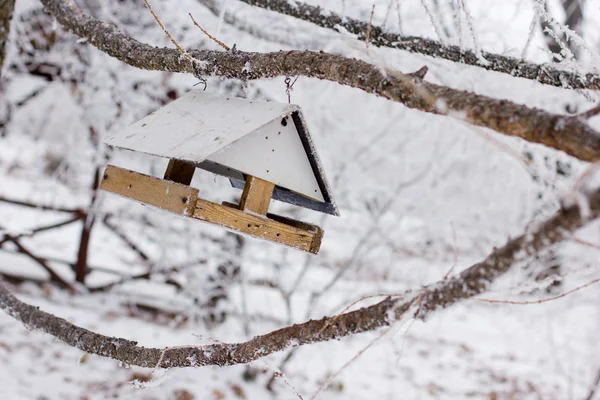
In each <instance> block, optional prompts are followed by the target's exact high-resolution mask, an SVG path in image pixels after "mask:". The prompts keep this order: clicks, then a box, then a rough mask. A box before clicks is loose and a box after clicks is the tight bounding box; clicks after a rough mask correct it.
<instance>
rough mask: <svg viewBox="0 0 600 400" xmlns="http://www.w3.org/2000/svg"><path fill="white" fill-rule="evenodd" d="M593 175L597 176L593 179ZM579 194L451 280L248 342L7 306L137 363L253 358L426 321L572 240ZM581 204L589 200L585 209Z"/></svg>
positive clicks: (29, 323)
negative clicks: (142, 340) (118, 330)
mask: <svg viewBox="0 0 600 400" xmlns="http://www.w3.org/2000/svg"><path fill="white" fill-rule="evenodd" d="M592 178H597V177H592ZM589 181H590V182H593V179H590V180H589ZM581 186H582V187H584V185H581ZM578 196H579V200H580V201H579V202H573V204H572V205H569V206H564V207H563V208H562V209H560V210H559V211H558V212H557V213H556V214H555V215H554V216H552V217H551V218H549V219H547V220H546V221H543V222H542V223H541V224H539V225H538V227H537V228H536V229H535V230H534V231H532V232H526V233H524V234H523V235H521V236H519V237H517V238H515V239H512V240H510V241H508V242H507V243H506V244H505V245H504V246H503V247H501V248H498V249H496V250H494V251H493V252H492V254H490V255H489V256H488V257H487V258H486V259H485V260H484V261H482V262H480V263H478V264H475V265H473V266H471V267H470V268H468V269H466V270H464V271H462V272H461V273H460V274H458V275H456V276H454V277H452V278H450V279H444V280H442V281H440V282H438V283H437V284H435V285H432V286H429V287H426V288H425V289H422V290H420V291H418V292H415V293H412V295H411V293H407V294H406V296H404V297H403V298H387V299H385V300H384V301H382V302H380V303H378V304H375V305H373V306H370V307H366V308H362V309H360V310H356V311H352V312H348V313H346V314H342V315H338V316H335V317H331V318H323V319H320V320H311V321H308V322H305V323H302V324H297V325H292V326H288V327H286V328H283V329H280V330H277V331H274V332H271V333H268V334H266V335H262V336H257V337H255V338H253V339H252V340H249V341H247V342H244V343H231V344H227V343H213V344H208V345H203V346H179V347H172V348H166V349H157V348H145V347H141V346H138V345H137V343H136V342H133V341H130V340H127V339H121V338H114V337H108V336H104V335H100V334H98V333H95V332H92V331H89V330H87V329H84V328H81V327H78V326H76V325H73V324H71V323H70V322H68V321H66V320H64V319H62V318H58V317H56V316H54V315H52V314H48V313H46V312H44V311H41V310H39V309H38V308H37V307H33V306H30V305H28V304H25V303H23V302H21V301H19V300H18V299H17V298H15V297H14V296H13V295H12V294H11V293H10V292H9V291H8V290H7V289H6V287H5V286H4V285H2V284H0V308H2V309H3V310H4V311H5V312H6V313H7V314H9V315H11V316H12V317H14V318H16V319H17V320H19V321H21V322H22V323H23V324H24V325H25V326H26V327H28V328H30V329H38V330H41V331H44V332H46V333H49V334H51V335H53V336H55V337H56V338H58V339H60V340H62V341H63V342H65V343H67V344H69V345H71V346H74V347H77V348H78V349H80V350H82V351H85V352H88V353H93V354H98V355H100V356H104V357H110V358H114V359H116V360H119V361H123V362H125V363H128V364H131V365H139V366H142V367H162V368H171V367H197V366H204V365H219V366H226V365H234V364H240V363H248V362H250V361H253V360H256V359H259V358H261V357H264V356H267V355H269V354H272V353H274V352H278V351H281V350H284V349H287V348H290V347H294V346H301V345H306V344H310V343H315V342H323V341H328V340H332V339H339V338H341V337H344V336H349V335H354V334H358V333H362V332H367V331H372V330H375V329H378V328H380V327H383V326H386V325H389V324H391V323H393V322H394V321H396V320H398V319H400V318H402V317H403V316H404V315H405V314H407V313H408V312H409V310H410V309H411V307H414V309H415V314H414V316H416V317H418V318H421V319H424V318H426V317H427V316H428V315H429V314H431V312H433V311H435V310H439V309H443V308H446V307H448V306H450V305H452V304H454V303H457V302H459V301H461V300H464V299H468V298H471V297H473V296H476V295H478V294H480V293H482V292H484V291H486V290H487V289H488V288H489V286H490V285H491V284H492V283H493V282H494V281H495V280H496V279H498V278H499V277H501V276H502V275H504V274H505V273H506V272H508V271H509V270H510V269H511V268H513V267H515V266H518V265H519V263H521V262H522V261H525V260H526V259H528V258H529V257H530V256H532V255H533V254H535V253H538V252H540V251H542V250H544V249H547V248H549V247H550V246H552V245H553V244H555V243H557V242H560V241H563V240H565V239H567V238H569V237H570V236H571V235H572V234H573V232H575V231H576V230H577V229H579V228H581V227H582V226H584V225H585V224H586V223H587V222H589V221H591V220H592V219H594V218H597V217H598V216H599V215H600V189H598V188H594V189H593V190H589V191H586V190H582V191H580V192H579V193H578ZM580 204H584V206H585V207H583V211H582V208H580Z"/></svg>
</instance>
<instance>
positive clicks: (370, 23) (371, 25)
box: [365, 4, 375, 48]
mask: <svg viewBox="0 0 600 400" xmlns="http://www.w3.org/2000/svg"><path fill="white" fill-rule="evenodd" d="M374 13H375V4H373V7H372V8H371V17H370V18H369V26H368V27H367V34H366V35H365V47H366V48H369V39H371V28H372V27H373V14H374Z"/></svg>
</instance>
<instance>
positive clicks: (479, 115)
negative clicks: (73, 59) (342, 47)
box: [41, 0, 600, 161]
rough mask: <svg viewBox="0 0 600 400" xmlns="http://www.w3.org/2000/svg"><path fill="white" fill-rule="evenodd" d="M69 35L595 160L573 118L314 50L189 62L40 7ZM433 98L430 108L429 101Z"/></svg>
mask: <svg viewBox="0 0 600 400" xmlns="http://www.w3.org/2000/svg"><path fill="white" fill-rule="evenodd" d="M41 2H42V3H44V5H45V6H46V8H47V10H48V11H50V12H51V13H52V14H54V16H55V17H56V18H57V20H58V22H59V23H60V24H61V25H62V26H63V27H64V28H65V29H67V30H69V31H71V32H73V33H75V34H76V35H78V36H80V37H82V38H86V39H87V41H88V43H90V44H92V45H94V46H96V47H97V48H98V49H100V50H101V51H103V52H105V53H107V54H109V55H111V56H113V57H115V58H117V59H119V60H121V61H123V62H125V63H127V64H129V65H132V66H135V67H138V68H143V69H149V70H158V71H170V72H183V73H193V74H195V75H205V76H222V77H226V78H238V79H261V78H273V77H277V76H294V75H302V76H307V77H312V78H318V79H325V80H329V81H332V82H337V83H339V84H342V85H347V86H351V87H354V88H358V89H361V90H364V91H366V92H368V93H373V94H376V95H379V96H382V97H385V98H387V99H389V100H393V101H397V102H400V103H402V104H404V105H406V106H407V107H410V108H414V109H418V110H421V111H425V112H428V113H434V114H443V115H451V116H454V117H457V118H460V119H462V120H465V121H467V122H469V123H471V124H473V125H478V126H482V127H486V128H490V129H493V130H495V131H496V132H499V133H502V134H505V135H509V136H517V137H520V138H522V139H525V140H527V141H530V142H534V143H541V144H544V145H546V146H549V147H552V148H555V149H558V150H562V151H564V152H565V153H567V154H570V155H572V156H574V157H577V158H579V159H581V160H584V161H595V160H598V159H600V135H599V134H598V133H597V132H596V131H595V130H593V129H592V128H591V127H590V126H588V124H587V123H586V122H585V121H584V120H581V119H578V118H569V117H566V116H562V115H557V114H552V113H549V112H546V111H543V110H538V109H535V108H530V107H527V106H524V105H520V104H516V103H513V102H511V101H507V100H498V99H493V98H490V97H486V96H480V95H476V94H474V93H470V92H466V91H460V90H455V89H451V88H448V87H445V86H440V85H435V84H433V83H429V82H426V81H424V80H422V79H421V78H420V77H419V76H416V75H407V74H402V73H400V72H397V71H389V70H382V69H381V68H380V67H379V66H376V65H372V64H369V63H367V62H364V61H361V60H356V59H350V58H346V57H343V56H341V55H335V54H328V53H324V52H313V51H287V52H283V51H279V52H273V53H254V52H242V51H228V52H221V51H210V50H191V51H189V52H188V53H189V54H190V55H192V56H193V57H194V58H195V59H196V60H197V61H195V62H192V61H190V60H189V59H188V58H186V57H182V55H181V53H180V52H179V51H178V50H176V49H168V48H159V47H154V46H150V45H148V44H145V43H141V42H139V41H137V40H136V39H133V38H131V37H129V36H127V35H125V34H124V33H122V32H121V31H119V30H118V29H117V28H116V27H115V26H114V25H113V24H111V23H109V22H105V21H100V20H97V19H95V18H93V17H90V16H88V15H86V14H85V13H83V11H82V10H81V9H80V8H79V7H78V6H77V4H76V3H75V2H74V1H73V0H41ZM432 99H433V100H434V101H432Z"/></svg>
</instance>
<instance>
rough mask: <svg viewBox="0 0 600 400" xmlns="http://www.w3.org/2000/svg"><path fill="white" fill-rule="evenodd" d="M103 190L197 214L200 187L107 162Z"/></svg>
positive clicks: (179, 212)
mask: <svg viewBox="0 0 600 400" xmlns="http://www.w3.org/2000/svg"><path fill="white" fill-rule="evenodd" d="M100 189H103V190H106V191H108V192H112V193H115V194H118V195H120V196H123V197H127V198H130V199H134V200H137V201H139V202H141V203H144V204H148V205H150V206H154V207H157V208H160V209H161V210H165V211H169V212H172V213H175V214H179V215H184V216H189V217H191V216H192V215H193V214H194V210H195V206H196V200H197V199H198V189H195V188H191V187H189V186H186V185H182V184H180V183H176V182H170V181H165V180H162V179H159V178H155V177H153V176H149V175H145V174H140V173H139V172H134V171H130V170H127V169H124V168H119V167H115V166H114V165H108V166H107V167H106V169H105V170H104V176H103V177H102V182H101V183H100Z"/></svg>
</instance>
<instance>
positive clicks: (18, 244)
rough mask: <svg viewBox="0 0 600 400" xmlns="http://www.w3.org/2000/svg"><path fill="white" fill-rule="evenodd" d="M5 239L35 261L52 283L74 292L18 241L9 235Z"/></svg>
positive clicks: (72, 288) (70, 286) (71, 287)
mask: <svg viewBox="0 0 600 400" xmlns="http://www.w3.org/2000/svg"><path fill="white" fill-rule="evenodd" d="M5 237H6V239H8V240H9V241H10V242H12V243H13V244H14V245H15V246H16V247H17V249H18V250H19V252H20V253H22V254H24V255H26V256H28V257H29V258H31V259H32V260H33V261H35V262H36V263H37V264H38V265H40V266H41V267H42V268H44V269H45V270H46V271H47V272H48V274H50V278H51V279H52V281H54V282H56V283H58V284H59V285H60V286H62V287H63V288H65V289H68V290H70V291H71V292H72V293H75V292H76V290H75V288H74V287H73V286H72V285H71V284H70V283H68V282H67V281H65V280H64V279H63V278H62V277H61V276H60V275H59V274H57V273H56V272H55V271H54V269H52V267H50V266H49V265H48V264H47V263H46V262H45V261H44V260H43V259H42V258H40V257H38V256H36V255H35V254H33V253H32V252H31V251H29V250H28V249H27V248H25V247H24V246H23V245H22V244H21V243H19V240H18V239H15V238H13V237H12V236H9V235H6V236H5Z"/></svg>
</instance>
